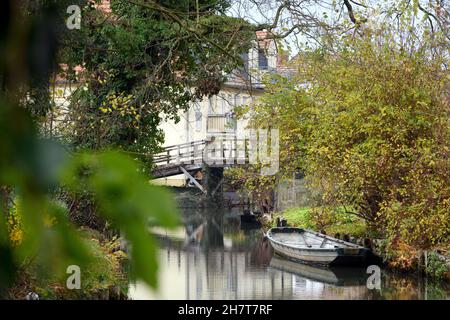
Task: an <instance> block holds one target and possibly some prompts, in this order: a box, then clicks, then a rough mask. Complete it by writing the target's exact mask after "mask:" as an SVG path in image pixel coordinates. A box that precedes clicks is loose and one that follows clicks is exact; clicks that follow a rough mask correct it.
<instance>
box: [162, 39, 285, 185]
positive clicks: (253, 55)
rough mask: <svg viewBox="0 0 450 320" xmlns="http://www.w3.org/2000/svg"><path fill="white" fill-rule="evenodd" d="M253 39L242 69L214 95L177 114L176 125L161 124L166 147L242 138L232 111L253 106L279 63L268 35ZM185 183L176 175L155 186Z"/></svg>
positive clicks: (242, 123)
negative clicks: (266, 78) (211, 139)
mask: <svg viewBox="0 0 450 320" xmlns="http://www.w3.org/2000/svg"><path fill="white" fill-rule="evenodd" d="M256 38H257V39H256V40H255V41H254V43H253V46H252V48H251V49H250V50H249V52H248V53H247V54H245V55H243V60H244V64H245V65H244V66H243V67H242V68H241V69H240V70H236V71H234V72H233V73H232V74H230V75H229V76H228V81H227V82H226V83H225V84H224V85H223V86H222V88H221V90H220V92H219V93H218V94H217V95H214V96H211V97H204V98H203V99H202V100H200V101H196V102H194V103H191V104H190V108H189V109H188V110H187V111H186V112H180V114H179V118H180V121H179V122H178V123H175V122H174V121H173V120H171V121H166V122H164V123H162V124H161V126H160V128H161V129H162V130H163V131H164V134H165V143H164V146H165V147H167V146H174V145H178V144H183V143H189V142H193V141H200V140H209V139H210V138H211V137H213V136H224V135H226V136H233V137H234V136H236V137H237V138H243V137H244V132H243V131H244V129H245V127H246V125H247V123H246V121H245V119H244V120H240V121H237V120H236V117H235V115H234V109H235V107H237V106H240V105H251V104H253V103H254V102H255V101H256V100H257V99H258V97H259V96H261V94H263V93H264V85H263V84H262V78H263V76H264V75H265V74H267V73H268V72H272V73H274V72H277V71H278V69H279V68H280V64H281V62H282V59H280V56H279V55H278V53H277V48H276V44H275V41H274V40H272V39H268V32H267V31H258V32H257V33H256ZM185 180H186V179H185V177H184V176H183V175H177V176H172V177H167V178H161V179H158V180H157V182H158V183H161V184H168V185H183V184H184V183H185Z"/></svg>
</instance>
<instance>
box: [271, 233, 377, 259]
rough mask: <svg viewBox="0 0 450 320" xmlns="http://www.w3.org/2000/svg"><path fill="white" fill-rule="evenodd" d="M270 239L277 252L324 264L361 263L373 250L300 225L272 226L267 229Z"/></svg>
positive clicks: (285, 255) (293, 257)
mask: <svg viewBox="0 0 450 320" xmlns="http://www.w3.org/2000/svg"><path fill="white" fill-rule="evenodd" d="M267 238H268V239H269V241H270V244H271V245H272V247H273V249H274V251H275V253H277V254H278V255H281V256H283V257H286V258H288V259H292V260H296V261H300V262H304V263H310V264H317V265H324V266H335V265H341V266H355V265H361V264H363V263H364V262H365V260H366V257H367V255H368V253H369V251H370V250H369V249H367V248H364V247H361V246H359V245H356V244H353V243H350V242H346V241H343V240H339V239H336V238H332V237H329V236H327V235H324V234H321V233H317V232H314V231H311V230H306V229H301V228H272V229H270V230H269V231H268V232H267Z"/></svg>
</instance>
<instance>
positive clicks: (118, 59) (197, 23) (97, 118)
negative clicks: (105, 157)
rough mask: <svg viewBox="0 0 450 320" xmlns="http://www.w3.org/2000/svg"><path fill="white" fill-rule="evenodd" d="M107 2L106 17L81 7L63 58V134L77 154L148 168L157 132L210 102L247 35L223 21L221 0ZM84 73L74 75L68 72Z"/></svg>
mask: <svg viewBox="0 0 450 320" xmlns="http://www.w3.org/2000/svg"><path fill="white" fill-rule="evenodd" d="M197 3H198V8H197V7H196V5H195V2H193V1H188V0H183V1H158V3H156V2H153V1H151V2H143V1H127V0H115V1H111V10H112V12H102V11H100V10H98V9H96V8H95V6H92V5H91V6H86V7H85V8H84V12H83V17H84V18H83V25H82V27H81V30H80V32H79V35H78V38H77V39H75V40H76V41H74V40H73V39H69V40H70V41H68V42H67V43H66V45H65V46H64V47H63V48H62V50H61V53H60V54H61V58H60V59H61V60H62V61H64V62H65V63H66V64H67V69H66V70H65V71H64V72H62V74H63V76H64V77H65V78H66V79H76V80H78V81H79V82H80V84H79V85H78V88H77V89H76V90H75V92H74V93H73V94H72V96H71V106H70V111H69V114H68V116H69V118H70V121H69V124H70V125H69V126H68V127H65V128H63V130H62V133H63V134H64V135H66V136H67V137H68V138H69V140H71V142H72V144H73V146H74V147H76V148H89V149H105V148H111V147H117V148H120V149H122V150H126V151H128V152H130V153H132V154H133V155H134V156H136V157H140V160H141V161H142V162H143V163H144V164H147V165H146V166H144V168H146V169H148V167H149V165H151V156H152V154H154V153H155V151H158V150H159V149H158V146H159V145H160V144H161V142H162V141H163V140H164V136H163V133H162V131H161V130H160V129H159V128H158V125H159V124H160V122H161V121H162V120H163V119H166V118H167V119H175V120H178V116H179V111H180V110H185V109H186V108H187V107H188V104H189V102H191V101H194V100H196V99H200V98H202V97H203V96H204V95H210V94H215V93H217V92H218V90H219V88H220V85H221V84H222V83H223V82H224V81H225V76H224V75H225V74H226V73H229V72H230V71H231V70H233V69H234V68H235V67H236V66H237V65H238V64H239V63H240V61H241V60H240V58H239V55H240V54H241V53H243V52H245V51H246V50H247V49H248V47H249V43H250V36H251V33H249V32H244V31H242V32H237V30H239V28H240V27H242V26H244V25H245V26H247V25H248V23H246V22H245V21H244V20H241V19H237V18H232V17H229V16H226V15H224V14H223V12H224V11H225V10H226V9H227V8H228V7H229V2H228V1H224V0H200V1H197ZM76 66H82V67H83V71H82V72H81V73H80V74H78V75H75V74H74V68H75V67H76Z"/></svg>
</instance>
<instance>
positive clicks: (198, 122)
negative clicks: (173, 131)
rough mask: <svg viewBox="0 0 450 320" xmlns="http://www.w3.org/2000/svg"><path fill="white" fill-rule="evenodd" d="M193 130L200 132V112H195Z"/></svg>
mask: <svg viewBox="0 0 450 320" xmlns="http://www.w3.org/2000/svg"><path fill="white" fill-rule="evenodd" d="M195 130H197V131H201V130H202V113H201V111H196V112H195Z"/></svg>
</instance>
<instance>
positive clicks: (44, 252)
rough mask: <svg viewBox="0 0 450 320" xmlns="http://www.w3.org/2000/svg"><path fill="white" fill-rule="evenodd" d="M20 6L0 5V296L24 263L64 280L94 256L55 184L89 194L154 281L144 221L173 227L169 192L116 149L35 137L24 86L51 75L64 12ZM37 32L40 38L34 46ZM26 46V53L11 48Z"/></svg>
mask: <svg viewBox="0 0 450 320" xmlns="http://www.w3.org/2000/svg"><path fill="white" fill-rule="evenodd" d="M58 3H59V4H62V2H58ZM22 4H23V3H19V2H16V1H4V2H2V10H0V12H1V13H2V14H3V13H5V14H8V15H9V14H12V17H9V16H8V18H6V19H1V20H2V21H3V22H4V23H5V26H6V28H2V29H1V32H0V50H2V53H5V52H6V53H5V54H2V55H0V57H1V60H0V67H1V70H0V71H1V72H0V75H1V82H2V87H1V88H2V89H1V91H0V134H1V135H2V137H3V138H2V139H1V141H0V191H1V203H0V261H1V264H0V294H3V293H4V290H6V289H8V288H9V287H10V286H11V285H12V283H13V280H14V279H15V278H16V276H17V272H18V271H19V270H22V266H24V265H28V264H29V263H33V264H34V265H35V267H36V276H37V277H39V279H42V280H44V279H49V277H52V278H57V279H65V278H66V276H67V274H66V268H67V266H69V265H73V264H75V265H78V266H80V268H81V269H82V270H89V269H88V267H87V266H88V265H89V264H90V263H92V262H93V261H94V262H95V261H96V259H97V258H99V257H98V256H97V255H96V254H95V248H94V247H93V246H92V245H89V243H87V242H86V241H85V240H84V239H83V238H82V237H81V236H80V233H79V232H78V231H77V230H76V228H75V227H74V226H73V225H72V224H71V223H70V222H69V220H68V215H69V213H68V208H67V206H66V204H64V203H61V202H59V201H55V190H58V189H59V188H61V187H65V188H68V189H69V190H76V191H79V192H80V193H83V192H85V191H88V192H89V193H90V194H93V195H94V198H95V200H96V201H97V203H98V206H99V208H100V214H102V216H103V217H105V218H106V219H108V220H111V222H112V223H113V224H114V226H115V227H116V228H117V229H119V230H123V233H124V237H125V239H126V240H127V241H129V243H130V246H131V266H132V275H133V276H135V277H138V278H141V279H143V280H144V281H145V282H147V283H148V284H149V285H152V286H156V271H157V261H156V250H155V244H154V242H153V239H152V238H151V237H150V235H149V234H148V232H147V225H148V222H149V220H152V222H153V223H156V224H161V225H164V226H166V227H170V226H173V225H174V224H175V223H176V221H177V215H176V210H175V208H174V206H173V205H172V202H171V201H170V199H169V196H168V194H167V193H166V192H165V191H164V190H161V189H159V188H157V187H154V186H151V185H149V183H148V178H147V177H146V176H145V175H144V174H142V172H141V171H140V170H139V168H140V165H139V164H138V163H137V162H136V161H134V160H132V159H129V158H128V157H127V156H124V155H122V154H119V153H114V152H104V153H101V154H92V153H89V152H79V153H77V154H72V155H71V154H69V153H68V152H67V150H66V149H65V148H64V147H63V146H61V145H60V144H58V143H56V142H54V141H51V140H47V139H42V138H39V135H38V129H37V125H36V124H37V121H36V120H37V118H36V117H37V115H38V114H40V112H41V111H42V110H45V108H46V106H44V105H43V104H42V103H39V105H30V104H28V102H29V101H28V100H27V99H26V98H27V91H28V90H27V87H28V86H29V85H30V83H31V84H32V83H33V82H29V81H30V79H32V80H33V79H34V80H36V79H41V80H42V81H44V80H45V79H47V80H48V78H47V77H48V76H49V74H50V72H51V70H52V67H54V64H55V61H54V60H53V58H54V57H55V55H54V52H55V49H56V47H55V44H57V43H58V41H59V40H60V39H59V38H58V34H55V33H52V32H51V30H49V28H48V27H49V25H48V23H49V21H54V19H56V20H58V15H59V14H60V12H61V11H58V10H57V4H56V2H55V1H42V2H33V3H32V4H30V3H28V4H30V6H31V7H30V8H28V7H26V8H22V9H24V10H19V9H18V8H17V7H16V6H22ZM55 6H56V7H55ZM13 7H14V8H13ZM26 9H30V11H28V10H26ZM45 17H46V19H43V18H45ZM58 21H60V22H61V21H63V20H58ZM50 29H51V28H50ZM11 35H13V37H11ZM35 37H37V39H38V40H39V41H40V42H39V45H38V48H37V49H36V48H35V49H36V50H33V45H36V44H35V43H34V42H33V41H36V39H35ZM42 37H44V38H42ZM30 39H31V40H30ZM24 48H26V49H27V50H28V51H27V52H28V53H29V57H28V56H27V55H23V54H17V55H14V54H13V53H15V52H16V53H17V52H20V50H23V49H24ZM41 54H43V55H44V57H43V58H42V56H41ZM41 58H42V59H41ZM37 62H39V63H37ZM36 63H37V64H36ZM30 90H31V89H30ZM39 108H42V110H40V111H39V110H38V109H39ZM130 181H133V183H131V184H130ZM13 195H14V198H15V199H17V200H18V202H17V203H19V204H20V206H19V207H20V210H17V208H15V209H13V210H12V213H13V214H14V215H17V214H18V213H19V212H20V229H21V232H22V234H21V241H20V243H17V244H13V243H12V242H11V239H10V237H9V231H8V227H9V224H8V221H7V219H8V213H9V212H10V209H11V208H10V199H11V198H12V196H13ZM14 219H16V218H14ZM14 224H18V219H16V220H14ZM14 228H16V227H15V226H14ZM100 273H101V271H100Z"/></svg>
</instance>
